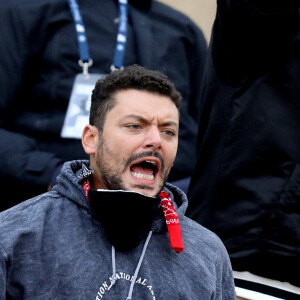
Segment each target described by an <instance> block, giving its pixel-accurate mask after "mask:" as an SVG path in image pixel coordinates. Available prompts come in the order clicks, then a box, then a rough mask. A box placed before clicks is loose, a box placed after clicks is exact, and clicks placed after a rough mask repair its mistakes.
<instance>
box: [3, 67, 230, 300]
mask: <svg viewBox="0 0 300 300" xmlns="http://www.w3.org/2000/svg"><path fill="white" fill-rule="evenodd" d="M180 101H181V95H180V93H179V92H178V91H177V90H176V89H175V87H174V85H173V84H172V83H171V82H170V81H168V78H167V77H166V76H165V75H163V74H162V73H160V72H157V71H150V70H147V69H145V68H143V67H140V66H137V65H133V66H129V67H125V68H124V69H123V70H116V71H114V72H112V73H110V74H109V75H108V76H106V77H105V78H104V79H100V80H99V81H98V82H97V83H96V86H95V89H94V91H93V95H92V104H91V112H90V119H89V120H90V122H89V124H88V125H86V126H85V127H84V130H83V134H82V145H83V148H84V150H85V152H86V153H87V154H88V155H89V157H90V160H89V161H87V160H85V161H84V160H76V161H71V162H66V163H65V164H64V166H63V168H62V170H61V173H60V175H59V176H58V179H57V180H58V184H57V185H55V186H54V187H53V189H52V191H50V192H47V193H44V194H42V195H40V196H37V197H35V198H33V199H30V200H28V201H24V202H22V203H20V204H18V205H17V206H14V207H12V208H10V209H8V210H6V211H3V212H2V213H0V299H1V300H4V299H37V298H43V299H74V297H75V298H78V299H102V298H103V299H144V300H147V299H149V300H150V299H152V300H153V299H191V300H193V299H195V300H196V299H199V297H200V298H201V299H203V300H206V299H207V300H211V299H219V300H221V299H222V300H234V299H235V289H234V284H233V276H232V269H231V265H230V261H229V257H228V254H227V252H226V250H225V247H224V245H223V244H222V242H221V241H220V239H219V238H218V237H217V236H216V235H215V234H213V233H212V232H210V231H209V230H207V229H205V228H204V227H202V226H201V225H199V224H197V223H196V222H194V221H192V220H190V219H189V218H187V217H185V216H184V213H185V210H186V207H187V198H186V195H185V194H184V193H183V192H182V191H181V190H180V189H179V188H178V187H176V186H173V185H171V184H169V183H166V179H167V177H168V174H169V172H170V170H171V168H172V165H173V163H174V160H175V156H176V152H177V147H178V132H179V105H180Z"/></svg>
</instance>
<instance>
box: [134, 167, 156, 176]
mask: <svg viewBox="0 0 300 300" xmlns="http://www.w3.org/2000/svg"><path fill="white" fill-rule="evenodd" d="M131 171H132V172H136V173H141V174H145V175H153V170H152V169H150V168H147V167H143V166H141V165H133V166H131Z"/></svg>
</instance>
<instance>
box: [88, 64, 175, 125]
mask: <svg viewBox="0 0 300 300" xmlns="http://www.w3.org/2000/svg"><path fill="white" fill-rule="evenodd" d="M127 89H135V90H141V91H147V92H151V93H155V94H159V95H162V96H166V97H169V98H170V99H171V100H172V101H173V102H174V104H175V105H176V107H177V109H178V111H179V106H180V102H181V95H180V93H179V92H178V91H177V90H176V88H175V86H174V85H173V84H172V83H171V82H170V81H169V80H168V77H167V76H166V75H164V74H162V73H161V72H158V71H152V70H148V69H146V68H144V67H141V66H139V65H132V66H128V67H126V68H124V69H123V70H115V71H113V72H112V73H110V74H109V75H107V76H106V77H104V78H101V79H99V80H98V81H97V83H96V86H95V88H94V90H93V94H92V104H91V111H90V124H91V125H93V126H96V127H97V128H98V130H99V131H102V130H103V126H104V122H105V118H106V114H107V113H108V112H109V111H110V110H111V109H112V108H113V107H114V106H115V100H114V99H113V94H114V93H115V92H117V91H120V90H127Z"/></svg>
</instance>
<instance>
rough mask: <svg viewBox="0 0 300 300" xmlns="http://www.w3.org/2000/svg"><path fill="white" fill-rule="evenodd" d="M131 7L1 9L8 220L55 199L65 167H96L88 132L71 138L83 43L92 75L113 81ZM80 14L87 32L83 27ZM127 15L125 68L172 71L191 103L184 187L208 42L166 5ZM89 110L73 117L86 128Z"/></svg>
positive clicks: (136, 4)
mask: <svg viewBox="0 0 300 300" xmlns="http://www.w3.org/2000/svg"><path fill="white" fill-rule="evenodd" d="M74 2H75V4H76V2H78V3H77V4H78V5H77V6H76V5H75V4H74ZM118 2H119V3H118ZM125 2H126V1H124V0H122V1H121V0H119V1H117V0H91V1H85V0H77V1H75V0H42V1H35V0H25V1H19V0H11V1H5V0H3V1H1V4H0V36H1V37H2V39H1V43H0V56H1V60H0V87H1V88H0V140H1V143H0V156H1V160H0V189H1V190H2V193H3V194H2V197H1V199H0V211H1V210H4V209H6V208H8V207H10V206H12V205H14V204H17V203H18V202H20V201H22V200H25V199H28V198H31V197H34V196H36V195H38V194H41V193H43V192H46V191H47V188H48V186H49V185H53V184H54V183H55V179H56V176H57V172H58V171H59V170H60V168H61V166H62V164H63V162H65V161H69V160H74V159H80V158H87V156H86V155H85V153H84V151H83V149H82V146H81V142H80V136H81V132H82V128H81V129H80V130H78V133H79V134H78V136H79V137H78V136H72V135H70V136H68V137H66V136H65V135H62V133H63V128H64V126H63V125H64V123H65V122H64V120H65V119H66V112H67V108H68V107H69V104H70V103H71V99H72V95H73V93H72V91H73V90H76V86H78V85H76V78H77V75H81V74H82V71H83V68H82V67H81V66H80V65H79V64H78V61H79V60H80V59H81V54H80V49H81V48H80V47H79V46H78V42H77V36H76V33H77V34H78V35H79V34H80V39H79V40H80V43H82V40H85V42H86V43H85V46H86V47H83V48H84V49H86V48H88V50H89V56H88V58H89V59H88V62H89V63H88V65H90V64H91V62H93V63H92V65H90V66H89V68H88V72H89V74H90V75H98V74H108V73H109V72H110V71H111V66H112V65H115V60H114V54H115V53H116V48H117V43H116V41H117V37H119V36H122V35H119V34H118V33H119V31H118V30H119V27H120V26H121V25H120V24H121V21H120V20H121V19H122V15H120V13H119V11H120V7H121V5H122V7H123V6H124V5H125V4H124V3H125ZM74 7H77V9H78V11H76V12H75V15H76V16H78V15H80V16H81V19H82V22H83V24H76V23H75V21H74V20H73V17H72V12H73V10H74ZM126 7H127V10H126V11H128V16H125V17H123V19H126V20H127V22H125V23H126V26H125V27H126V29H127V31H126V38H124V37H123V39H124V40H126V44H125V49H124V51H123V53H122V54H123V60H122V64H121V65H116V67H119V68H120V67H121V66H122V65H123V66H128V65H132V64H139V65H142V66H145V67H147V68H150V69H154V70H159V71H162V72H164V73H165V74H167V75H168V76H169V78H170V80H171V81H172V82H174V84H176V87H177V89H178V90H179V91H180V93H181V94H182V97H183V101H182V102H183V105H182V106H181V111H180V114H181V120H182V122H181V125H180V126H181V128H180V133H179V140H180V145H179V148H178V155H177V157H176V161H175V163H174V168H173V169H172V171H171V173H170V177H169V178H170V180H171V181H175V180H181V179H183V178H186V177H189V176H191V173H192V170H193V167H194V165H195V159H196V151H195V149H196V139H197V138H196V136H197V129H198V125H197V124H198V110H199V105H200V99H199V97H200V93H199V92H200V89H199V82H200V81H201V79H202V73H203V69H204V62H205V60H206V52H207V49H206V46H207V45H206V41H205V39H204V36H203V33H202V32H201V30H200V29H199V28H198V27H197V26H196V25H195V24H194V23H193V22H192V21H191V20H190V19H189V18H187V17H186V16H184V15H183V14H182V13H180V12H178V11H176V10H174V9H172V8H170V7H168V6H166V5H164V4H162V3H160V2H157V1H154V0H143V1H137V0H129V1H128V4H126ZM71 8H72V9H71ZM75 25H76V26H75ZM83 25H84V27H83ZM76 30H77V31H76ZM83 33H85V36H83ZM82 59H84V58H82ZM179 61H180V67H178V62H179ZM96 78H99V76H96ZM94 85H95V83H93V84H90V85H89V86H90V87H91V89H92V87H93V86H94ZM79 90H80V91H81V92H83V90H84V89H82V88H79ZM85 100H86V99H83V101H82V103H81V104H82V105H77V106H74V107H75V108H74V107H73V108H74V110H79V113H78V114H77V115H78V116H79V117H78V118H77V120H78V121H79V122H78V123H79V124H80V123H81V122H80V120H81V116H80V112H83V113H85V104H86V102H87V101H85ZM87 117H88V114H87ZM84 124H86V122H84ZM73 132H75V130H73ZM11 189H14V191H15V192H14V194H13V195H11V194H10V193H9V192H8V190H11Z"/></svg>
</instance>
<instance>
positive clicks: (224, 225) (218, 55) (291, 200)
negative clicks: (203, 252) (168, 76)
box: [188, 0, 300, 299]
mask: <svg viewBox="0 0 300 300" xmlns="http://www.w3.org/2000/svg"><path fill="white" fill-rule="evenodd" d="M299 16H300V10H299V1H294V0H289V1H283V0H282V1H256V0H220V1H218V13H217V17H216V21H215V24H214V30H213V36H212V39H211V41H212V42H211V45H210V55H209V60H208V65H207V66H208V67H207V70H206V79H205V90H204V93H203V94H204V98H203V102H202V103H203V107H202V113H201V120H202V121H201V124H200V127H199V137H198V150H199V152H198V162H197V165H196V168H195V172H194V175H193V178H192V182H191V187H190V190H189V199H190V205H189V209H188V216H190V217H191V218H193V219H195V220H197V221H198V222H199V223H200V224H202V225H203V226H205V227H208V228H209V229H211V230H212V231H214V232H215V233H216V234H217V235H218V236H220V237H221V239H222V240H223V242H224V244H225V246H226V248H227V250H228V252H229V255H230V258H231V262H232V266H233V269H234V270H236V271H248V272H251V273H252V275H256V276H259V277H263V278H267V279H272V280H275V281H274V282H273V286H276V287H279V286H280V281H283V282H288V283H290V284H292V285H295V286H297V287H298V288H297V293H298V294H300V277H299V275H298V270H299V269H300V230H299V226H298V224H299V223H300V168H299V163H300V151H299V150H300V135H299V133H300V117H299V116H300V102H299V95H300V85H299V74H300V55H299V54H300V44H299V38H300V28H299V24H300V23H299ZM258 280H259V281H260V279H258ZM263 282H266V280H264V281H263ZM267 282H270V280H268V281H267ZM287 290H289V291H291V292H293V291H294V290H295V289H294V288H292V289H290V285H289V287H287ZM277 296H278V297H280V298H284V299H294V298H293V297H294V296H293V295H284V294H282V293H281V292H280V293H279V294H277Z"/></svg>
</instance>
